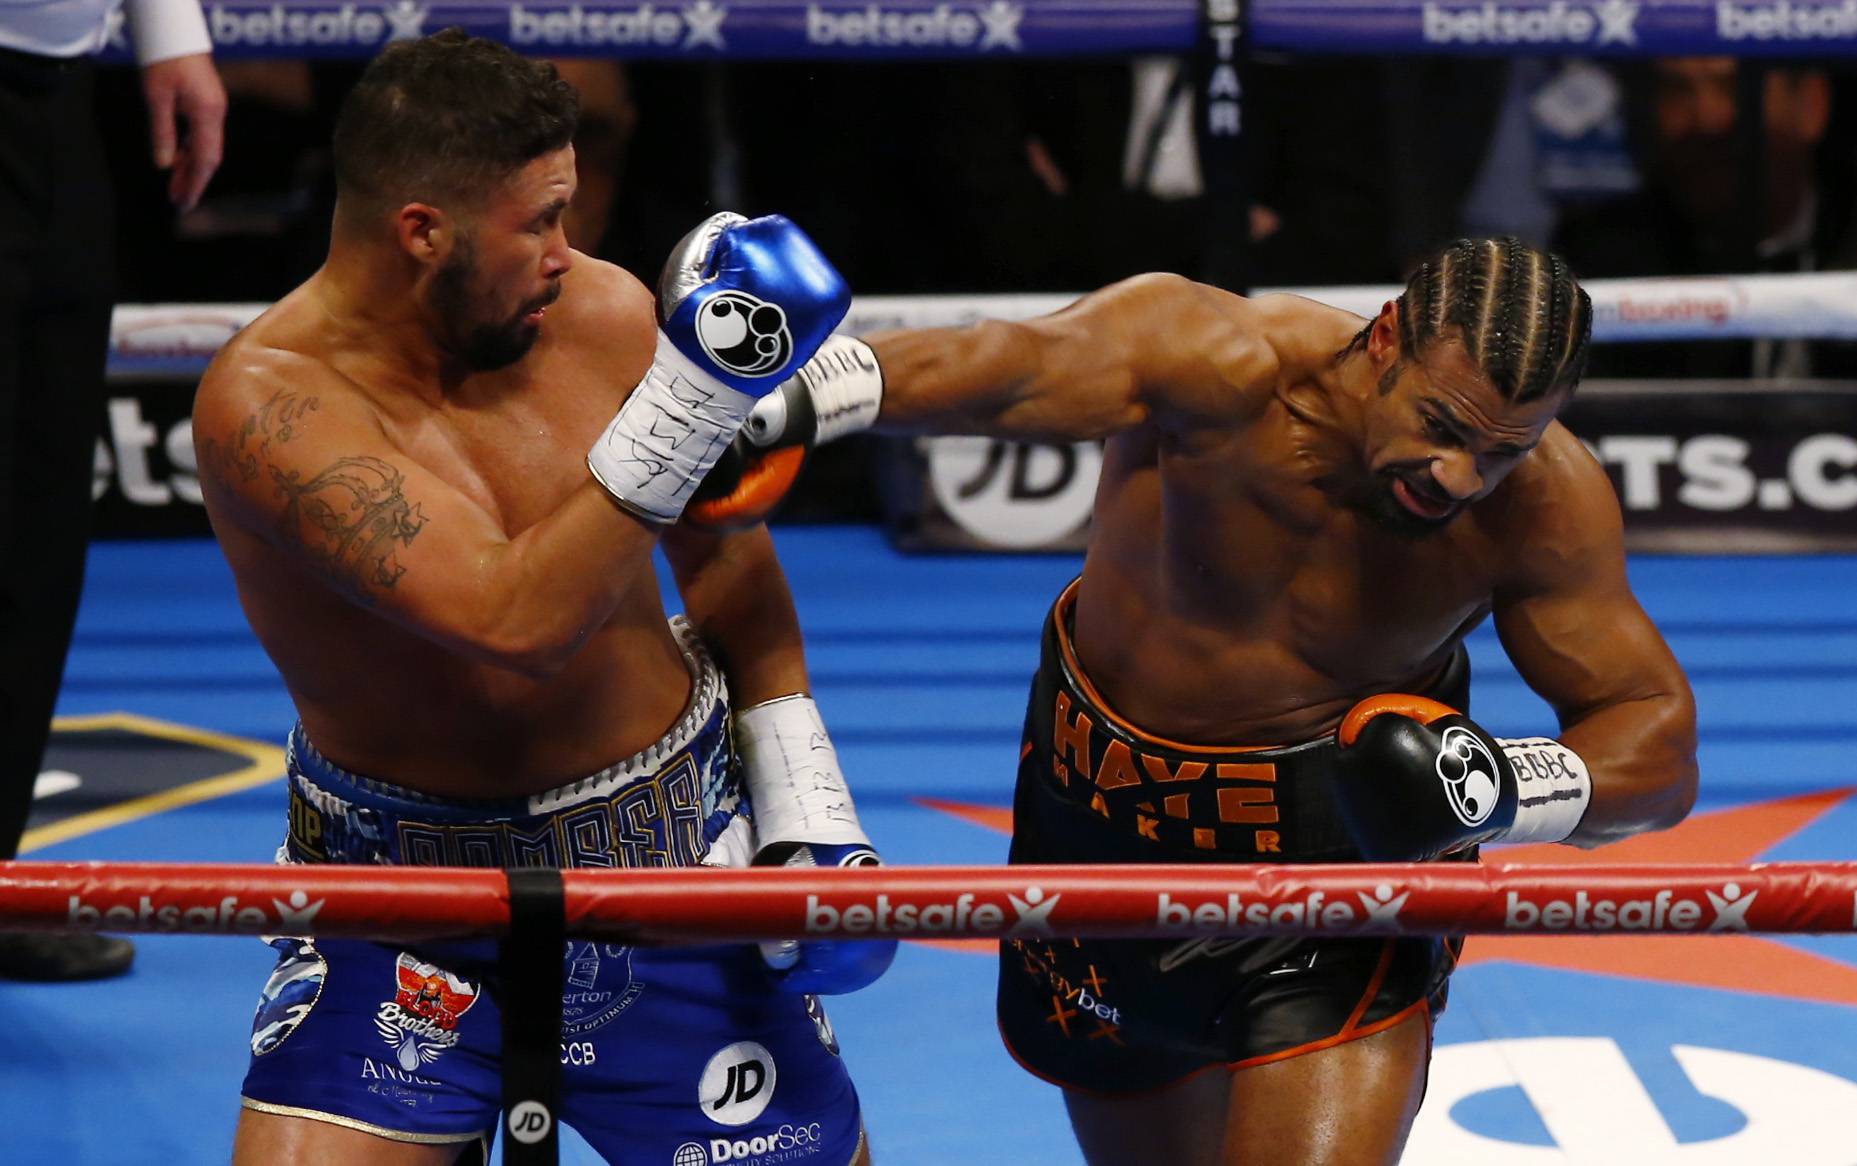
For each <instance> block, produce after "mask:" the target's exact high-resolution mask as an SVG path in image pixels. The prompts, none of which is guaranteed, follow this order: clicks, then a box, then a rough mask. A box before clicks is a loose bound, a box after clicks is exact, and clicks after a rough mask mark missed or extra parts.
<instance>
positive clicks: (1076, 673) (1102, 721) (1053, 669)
mask: <svg viewBox="0 0 1857 1166" xmlns="http://www.w3.org/2000/svg"><path fill="white" fill-rule="evenodd" d="M1082 582H1083V580H1082V579H1081V578H1077V579H1073V580H1071V581H1070V583H1069V584H1068V585H1067V586H1066V587H1065V588H1064V590H1063V591H1061V592H1059V593H1058V597H1057V602H1055V603H1053V604H1052V605H1051V612H1050V614H1049V615H1048V616H1047V617H1046V618H1045V632H1044V644H1043V660H1042V665H1043V671H1045V672H1048V673H1051V674H1052V676H1053V678H1054V679H1057V680H1060V681H1061V682H1062V684H1063V686H1064V687H1065V688H1067V689H1069V690H1070V692H1071V693H1072V694H1073V695H1072V699H1073V700H1080V701H1081V702H1082V703H1083V705H1084V707H1086V708H1087V709H1088V710H1089V711H1090V712H1091V713H1093V714H1095V721H1094V723H1095V724H1096V725H1097V727H1099V728H1101V729H1102V730H1103V731H1104V732H1105V733H1107V734H1109V735H1110V736H1112V737H1120V738H1122V739H1124V740H1126V741H1127V742H1129V743H1131V744H1139V745H1140V746H1141V748H1142V750H1143V752H1144V753H1149V754H1156V755H1161V756H1166V757H1170V758H1179V759H1182V760H1200V761H1210V762H1215V763H1217V762H1224V763H1226V764H1234V763H1235V764H1243V763H1246V762H1249V763H1252V764H1263V763H1274V762H1280V761H1298V760H1300V761H1306V760H1308V759H1310V758H1311V757H1312V755H1314V754H1318V753H1327V754H1330V755H1332V754H1333V753H1334V751H1335V747H1334V742H1333V741H1332V739H1330V738H1329V737H1327V736H1322V737H1317V738H1315V739H1314V740H1312V741H1304V742H1301V743H1299V744H1294V745H1205V744H1187V743H1184V742H1180V741H1171V740H1168V739H1167V738H1166V737H1162V736H1158V735H1156V734H1154V733H1150V732H1148V731H1147V730H1146V729H1143V728H1141V727H1140V726H1138V725H1136V724H1135V723H1134V722H1133V721H1131V720H1129V719H1128V718H1126V717H1124V716H1121V715H1120V714H1118V713H1117V712H1116V711H1115V710H1114V709H1113V708H1111V707H1110V706H1109V702H1108V701H1107V700H1105V699H1104V698H1103V696H1102V694H1101V693H1099V692H1097V691H1096V686H1095V685H1094V684H1092V683H1091V682H1090V678H1089V677H1088V676H1087V675H1085V674H1084V671H1083V665H1082V664H1081V663H1080V662H1079V661H1078V659H1077V649H1076V646H1075V645H1074V644H1073V643H1072V641H1071V620H1072V617H1073V615H1074V613H1075V611H1076V606H1077V590H1078V586H1079V585H1080V584H1081V583H1082Z"/></svg>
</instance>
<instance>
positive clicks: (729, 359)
mask: <svg viewBox="0 0 1857 1166" xmlns="http://www.w3.org/2000/svg"><path fill="white" fill-rule="evenodd" d="M696 340H697V343H699V344H701V345H702V346H703V351H704V352H706V353H708V354H709V358H710V359H711V360H713V361H715V362H716V363H717V364H719V365H721V366H722V367H723V368H726V369H728V370H729V371H730V372H732V373H735V374H737V375H738V376H745V377H761V376H766V375H767V374H768V373H771V372H774V371H775V370H777V369H779V368H781V367H783V366H784V365H785V364H786V363H787V358H788V357H790V356H792V355H793V334H792V333H791V332H789V331H787V314H786V313H785V312H783V311H781V310H780V305H778V304H770V303H768V302H767V301H766V300H762V299H757V298H756V297H754V296H751V295H749V294H748V293H747V292H744V291H736V290H734V289H732V288H731V289H729V290H727V291H719V292H717V293H716V294H715V295H713V296H711V297H710V298H709V300H708V301H707V302H706V303H704V305H703V306H702V307H701V308H699V309H698V310H697V313H696Z"/></svg>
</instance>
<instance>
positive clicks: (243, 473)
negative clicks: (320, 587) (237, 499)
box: [200, 392, 426, 602]
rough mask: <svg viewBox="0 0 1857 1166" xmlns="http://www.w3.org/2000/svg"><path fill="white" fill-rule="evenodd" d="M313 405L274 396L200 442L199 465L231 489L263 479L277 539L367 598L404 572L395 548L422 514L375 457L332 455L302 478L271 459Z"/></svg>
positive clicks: (411, 534)
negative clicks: (274, 508) (272, 499)
mask: <svg viewBox="0 0 1857 1166" xmlns="http://www.w3.org/2000/svg"><path fill="white" fill-rule="evenodd" d="M320 407H321V402H320V400H319V399H318V398H316V397H313V396H302V395H299V394H297V393H291V392H278V393H276V394H274V395H273V396H272V397H271V399H270V400H268V401H266V402H265V403H264V404H262V405H260V406H259V407H258V408H257V409H256V410H254V411H253V412H252V414H251V415H250V416H249V417H247V418H245V420H244V421H243V422H241V423H240V424H239V426H238V427H237V428H236V429H235V430H233V431H232V433H231V434H230V435H229V436H228V437H227V438H226V440H224V441H223V442H222V441H220V440H217V439H215V438H206V439H204V440H202V441H201V443H200V462H201V469H202V470H203V471H205V472H207V473H210V474H212V475H214V476H217V477H219V478H221V479H222V480H223V481H224V482H225V484H226V485H228V486H231V487H233V488H235V489H236V488H238V487H240V486H250V485H253V484H255V483H257V482H259V481H260V480H261V479H262V480H268V481H269V483H270V486H271V489H272V491H273V492H274V494H275V496H276V497H278V498H280V499H282V500H283V503H284V507H283V511H282V512H281V513H280V514H279V515H278V520H277V528H276V531H277V535H278V537H279V539H280V541H282V542H284V543H285V544H286V545H289V546H291V547H294V548H296V549H298V550H300V551H302V552H304V553H305V554H306V555H307V556H308V557H309V559H310V560H311V561H312V562H313V563H315V564H316V565H317V566H318V567H319V568H320V569H321V570H322V572H323V573H324V574H325V575H327V576H328V577H329V578H330V579H331V581H333V582H335V583H337V584H338V585H342V586H344V587H345V588H346V589H347V590H349V591H350V592H352V593H353V594H354V595H355V596H356V597H358V598H360V599H361V600H363V601H364V602H372V601H373V600H374V599H376V598H378V597H379V596H380V594H381V593H383V592H385V591H389V590H391V589H392V588H393V587H394V586H395V585H396V584H397V583H398V582H399V580H400V577H401V576H402V575H404V574H406V567H405V566H404V565H403V564H401V563H400V561H399V558H398V551H399V549H400V548H402V547H406V546H410V545H411V544H412V541H413V539H415V538H417V537H418V536H419V532H420V531H421V530H422V529H424V527H425V524H426V515H425V514H424V513H423V512H422V511H421V510H420V508H419V504H418V503H416V502H409V501H407V498H406V491H405V485H406V475H405V474H403V473H401V472H400V471H399V469H397V468H396V467H395V466H394V465H393V463H391V462H388V461H385V460H383V459H381V458H377V457H344V458H337V459H336V460H335V461H334V462H332V463H330V465H329V466H328V467H327V468H326V469H324V470H322V471H321V472H319V473H316V474H313V475H311V476H309V477H307V478H306V477H305V476H304V475H303V472H302V471H300V470H295V469H291V470H285V469H282V468H280V467H279V466H277V465H276V464H275V463H274V462H273V461H272V456H271V455H272V450H273V448H274V447H276V446H280V445H285V444H287V443H289V442H290V441H291V440H292V439H293V438H295V437H297V436H298V435H299V433H300V432H301V426H302V424H303V422H304V419H305V418H307V417H308V416H309V415H310V414H311V413H314V412H316V411H317V410H318V409H319V408H320ZM260 488H261V487H260Z"/></svg>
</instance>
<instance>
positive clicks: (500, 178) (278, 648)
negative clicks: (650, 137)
mask: <svg viewBox="0 0 1857 1166" xmlns="http://www.w3.org/2000/svg"><path fill="white" fill-rule="evenodd" d="M574 120H575V100H574V94H573V91H572V90H571V89H570V88H569V87H568V86H567V85H566V83H565V82H563V81H562V80H561V79H560V77H559V76H558V74H556V72H555V70H554V69H553V67H552V66H550V65H547V64H544V63H541V62H536V61H528V60H524V59H523V58H521V57H519V56H518V55H516V54H515V53H514V52H512V51H510V50H509V49H507V48H504V47H502V46H500V45H497V44H494V43H493V42H490V41H488V40H482V39H478V38H471V37H467V36H465V35H463V34H462V33H460V32H458V31H457V30H450V31H447V32H444V33H440V34H438V35H436V36H433V37H429V38H426V39H424V40H419V41H410V42H403V43H400V44H395V45H392V46H390V47H388V48H387V49H386V50H384V51H383V52H382V53H381V54H380V56H378V57H377V58H376V59H375V60H374V61H373V62H372V63H371V64H370V65H369V67H368V69H367V71H366V73H365V74H364V75H363V77H362V78H361V80H360V82H359V83H358V84H357V86H356V87H355V89H354V90H353V92H352V93H351V94H350V95H349V97H348V99H347V102H346V104H345V105H344V106H343V109H342V113H341V116H340V119H339V121H338V123H337V126H336V131H335V148H334V162H335V171H336V176H337V186H338V189H337V205H336V212H335V222H334V230H333V232H332V239H331V244H330V250H329V258H328V261H327V263H326V264H325V265H324V267H323V268H322V269H321V270H320V271H319V272H317V273H316V274H315V275H314V276H313V277H311V279H310V280H309V281H308V282H306V283H305V284H304V285H303V286H301V287H299V288H297V289H296V290H295V291H293V292H291V293H290V294H289V295H288V296H285V297H284V298H283V299H282V300H280V301H279V302H278V303H277V304H276V305H274V306H273V307H272V308H271V309H270V310H269V311H267V312H265V313H264V315H262V316H261V317H259V318H258V319H257V320H256V321H255V322H253V323H252V324H251V325H250V326H249V327H248V328H246V329H244V330H243V331H241V332H240V333H239V334H238V336H236V337H234V338H233V340H232V341H231V342H230V343H229V344H228V345H227V346H226V348H225V349H224V350H223V351H222V352H221V353H220V354H219V356H218V357H217V359H215V360H214V362H213V364H212V366H211V368H210V369H209V370H208V372H207V375H206V377H205V378H204V380H203V381H202V382H201V385H200V390H199V395H198V399H197V401H196V403H195V409H194V437H195V442H196V445H197V448H198V452H199V465H200V478H201V483H202V488H203V491H204V493H205V496H206V504H207V508H208V511H209V513H210V514H211V516H212V520H213V527H214V531H215V533H216V534H217V535H218V537H219V540H220V544H221V546H222V547H223V548H224V551H225V554H226V558H227V560H228V561H229V562H230V564H231V566H232V571H233V575H234V577H235V579H236V581H237V584H238V589H239V597H240V600H241V601H242V603H243V605H244V608H245V612H246V615H247V617H248V618H249V619H250V620H251V624H252V627H253V629H254V631H255V632H256V633H257V635H258V638H259V640H260V641H262V643H263V645H264V647H265V649H266V651H267V652H268V653H269V654H270V656H271V659H272V660H273V661H275V663H276V664H277V667H278V670H279V671H280V672H281V673H282V675H283V679H284V682H285V684H286V686H287V687H288V689H289V691H290V695H291V697H292V699H293V700H294V702H295V704H296V709H297V715H298V719H299V723H298V724H297V726H296V728H295V730H294V731H293V732H292V733H291V737H290V749H289V773H288V790H289V818H288V833H287V838H286V844H285V847H284V850H283V852H282V853H281V855H280V858H281V860H283V861H289V862H318V863H320V862H346V863H395V864H403V865H412V866H420V865H445V866H487V867H511V866H546V867H604V868H637V867H653V866H672V865H698V864H707V865H740V864H745V863H747V862H750V861H754V862H757V863H783V864H789V865H791V864H808V865H810V864H818V865H851V864H865V863H871V862H875V861H876V855H875V853H874V852H873V851H872V850H871V848H870V845H869V841H868V839H866V838H865V836H864V834H863V832H862V830H861V829H860V828H859V826H858V822H857V816H856V813H855V811H854V810H853V808H852V805H851V801H850V797H849V791H848V790H847V789H846V788H845V784H844V779H843V776H842V774H840V773H839V771H838V766H837V762H836V755H835V753H834V751H833V749H832V746H831V744H830V741H829V739H828V738H827V737H826V735H825V730H824V726H823V724H822V723H821V721H820V719H819V716H818V712H817V710H816V709H815V707H814V705H813V702H812V700H811V698H810V697H809V696H807V695H806V692H807V676H806V664H805V655H804V652H803V650H802V646H801V643H800V638H799V629H798V621H797V618H796V616H795V613H794V610H793V602H792V597H791V595H790V594H789V593H788V590H787V586H786V581H785V578H784V576H783V575H782V573H781V571H780V566H779V563H778V562H777V560H776V559H775V557H774V553H773V545H772V542H771V541H770V539H769V537H768V534H767V531H766V529H765V528H764V527H760V526H752V527H748V528H744V529H740V530H731V531H728V532H722V531H717V530H711V529H699V528H697V527H694V526H692V525H691V524H690V523H689V522H684V521H680V519H681V517H682V515H683V513H684V509H685V507H686V505H687V504H688V503H689V502H690V500H691V498H692V497H693V496H694V494H695V492H696V488H697V485H698V483H700V482H701V480H702V479H703V477H704V474H705V473H706V472H707V470H708V468H709V467H710V465H711V464H712V463H713V462H714V461H715V459H716V458H717V457H718V456H720V454H721V452H722V451H723V450H724V449H725V448H726V447H727V445H728V443H729V441H730V440H731V438H733V436H734V435H735V432H736V431H737V430H738V429H739V427H740V425H741V424H742V421H743V420H744V419H745V418H746V416H747V414H748V411H749V408H750V407H751V406H752V404H753V402H754V401H755V400H756V399H757V398H758V397H759V396H761V395H764V394H766V393H767V392H770V391H772V389H773V388H774V387H775V386H776V385H777V384H778V383H779V382H780V381H781V380H782V379H784V378H785V377H786V376H787V375H788V374H789V373H790V372H791V370H792V369H793V368H795V367H797V365H798V364H799V363H800V362H802V361H804V360H805V359H806V358H807V357H808V356H810V355H811V354H812V353H813V351H814V350H815V349H816V348H817V346H818V344H819V343H820V341H821V340H823V339H824V338H825V337H826V336H827V335H828V334H829V332H830V330H831V328H832V326H833V325H834V324H835V323H836V322H837V321H838V320H839V319H840V318H841V317H842V316H843V314H844V310H845V307H846V305H847V304H848V303H849V292H848V290H847V289H846V288H845V286H844V283H843V281H842V280H841V279H840V278H839V277H838V275H837V273H836V272H834V271H833V270H832V268H831V267H830V265H829V264H827V263H826V262H825V260H824V259H823V257H822V256H820V255H819V253H818V251H817V250H816V249H815V248H814V247H813V246H812V244H811V242H810V241H809V240H808V239H807V238H806V237H805V236H804V235H803V234H801V233H800V232H799V230H798V229H797V228H796V227H794V225H793V224H792V223H789V222H787V221H786V220H785V219H781V218H777V217H775V218H765V219H756V220H753V221H748V220H744V219H742V218H741V217H740V216H736V215H728V214H721V215H716V216H713V217H712V218H710V219H709V220H708V221H706V222H704V223H703V224H702V225H700V226H699V227H698V228H697V229H696V230H695V231H693V232H692V233H691V234H690V235H689V236H688V237H686V238H685V240H684V241H683V242H682V243H680V244H679V245H678V247H677V248H676V249H675V251H674V252H673V254H672V256H671V258H670V261H669V263H668V264H667V265H666V267H665V270H664V274H663V277H662V279H661V280H660V284H659V288H658V294H657V297H656V300H655V302H654V299H653V296H652V293H651V292H649V291H648V290H646V289H645V288H644V287H643V286H642V285H640V284H639V282H638V281H637V280H635V279H633V278H632V277H631V276H629V275H627V274H626V273H625V272H623V271H621V270H619V269H618V268H616V267H613V266H611V265H609V264H604V263H599V262H596V261H593V260H591V259H588V258H587V257H586V256H584V255H577V254H574V253H573V252H571V251H570V250H569V249H568V246H567V242H566V239H565V237H564V235H563V233H562V214H563V212H564V211H565V209H566V208H567V206H568V202H569V199H571V198H572V196H573V193H574V186H575V172H574V154H573V148H572V146H571V145H570V144H569V142H570V141H571V138H572V134H573V130H574ZM659 546H662V548H663V550H664V552H665V555H666V558H667V559H668V560H669V562H670V566H671V569H672V572H673V574H674V576H675V578H676V582H677V586H678V590H679V591H680V592H681V596H682V599H683V606H684V610H685V615H684V616H683V617H679V618H678V619H676V620H667V619H666V618H665V611H664V606H663V602H662V600H661V599H660V592H659V583H658V577H657V573H656V570H655V568H654V564H653V553H654V550H655V549H656V548H658V547H659ZM275 946H276V947H277V949H278V959H277V964H276V969H275V971H274V972H273V973H272V975H271V977H270V980H269V982H268V983H267V984H266V985H265V987H264V990H263V992H262V994H261V996H260V1003H259V1007H258V1013H257V1016H256V1018H255V1020H254V1021H253V1025H252V1036H251V1050H250V1065H249V1068H248V1070H247V1073H246V1077H245V1083H244V1089H243V1105H244V1108H243V1113H242V1116H241V1118H240V1121H239V1128H238V1133H237V1137H236V1141H235V1145H234V1159H235V1161H237V1162H240V1163H265V1164H269V1163H277V1162H302V1161H316V1162H335V1161H340V1162H369V1163H376V1162H379V1163H388V1162H391V1163H450V1162H455V1161H459V1160H461V1158H472V1157H474V1156H475V1155H476V1154H477V1153H478V1152H479V1149H480V1148H481V1147H483V1146H484V1145H485V1143H486V1142H487V1141H488V1139H489V1138H490V1136H491V1135H492V1132H493V1131H494V1130H495V1128H496V1126H497V1124H498V1123H497V1117H498V1109H499V1105H500V1091H499V1077H500V1074H499V1055H500V1036H501V1034H500V1029H499V1024H498V1016H499V1012H500V1009H501V1007H502V1006H503V1003H504V1001H503V999H502V992H503V989H502V985H501V984H500V983H499V982H498V980H497V975H496V964H495V959H494V947H493V945H492V944H491V942H490V941H488V940H483V941H476V942H448V943H444V944H410V945H395V944H382V943H369V942H362V941H344V940H323V939H314V940H310V939H306V938H304V937H280V938H278V939H277V940H276V941H275ZM894 949H895V944H894V943H893V942H889V943H882V942H880V943H874V944H873V943H818V942H808V943H797V942H795V943H786V944H769V945H764V946H763V947H762V949H760V950H757V949H756V948H755V947H754V946H751V945H724V946H716V947H706V948H694V949H674V950H634V949H632V948H630V947H627V946H624V945H617V944H596V943H588V942H584V941H579V940H573V939H570V942H569V943H568V944H567V946H566V949H565V950H564V952H563V953H562V959H563V963H564V965H565V966H564V969H563V970H564V976H563V979H564V981H565V984H566V988H565V990H564V993H563V999H562V1009H563V1017H564V1024H563V1030H562V1043H561V1063H562V1097H561V1106H562V1108H561V1119H562V1121H563V1122H564V1123H565V1124H568V1125H570V1126H573V1127H574V1128H575V1129H577V1130H578V1131H579V1132H580V1133H581V1134H582V1135H583V1136H584V1137H585V1138H586V1139H587V1141H588V1142H589V1143H590V1144H591V1145H592V1146H593V1147H594V1148H595V1149H596V1150H598V1151H599V1152H600V1153H601V1154H603V1155H604V1156H606V1157H607V1158H608V1159H609V1160H611V1161H615V1162H670V1161H672V1160H673V1159H675V1160H677V1161H683V1160H685V1159H686V1158H689V1157H691V1156H692V1155H695V1156H697V1157H698V1158H700V1159H701V1160H703V1161H712V1160H716V1161H719V1160H722V1159H724V1158H728V1157H731V1156H734V1157H740V1156H744V1155H749V1154H750V1153H751V1152H759V1151H753V1150H751V1148H752V1147H756V1146H786V1147H789V1148H791V1147H797V1146H804V1147H805V1154H806V1156H807V1158H808V1160H809V1161H817V1162H819V1163H822V1164H826V1163H831V1164H838V1166H843V1164H846V1163H868V1162H869V1161H870V1154H869V1151H868V1149H867V1148H866V1146H865V1140H864V1128H863V1120H862V1115H861V1110H860V1107H859V1104H858V1097H857V1091H856V1090H855V1089H854V1088H853V1087H852V1084H851V1081H850V1078H849V1076H848V1075H847V1073H846V1071H845V1068H844V1064H843V1062H842V1061H841V1060H840V1059H839V1049H838V1044H837V1040H836V1037H835V1036H834V1035H833V1032H832V1029H831V1027H830V1024H829V1023H828V1022H827V1020H826V1019H825V1014H824V1011H823V1009H822V1008H821V1006H820V1005H819V1002H818V1000H817V998H816V995H815V994H816V993H820V992H843V991H850V990H853V989H855V988H857V987H860V986H862V985H863V984H866V983H869V982H870V981H871V980H873V979H875V978H876V976H877V975H879V974H881V973H882V971H883V970H884V968H885V967H886V966H887V964H888V962H889V959H890V957H891V956H892V954H893V953H894Z"/></svg>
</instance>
